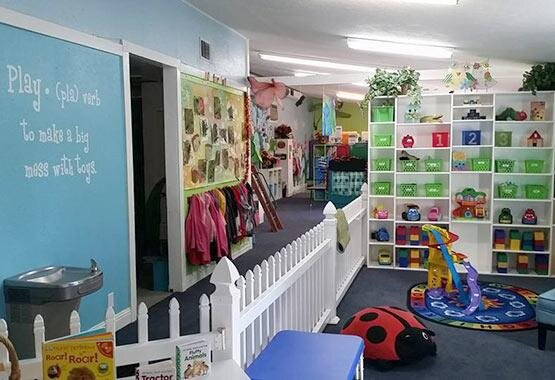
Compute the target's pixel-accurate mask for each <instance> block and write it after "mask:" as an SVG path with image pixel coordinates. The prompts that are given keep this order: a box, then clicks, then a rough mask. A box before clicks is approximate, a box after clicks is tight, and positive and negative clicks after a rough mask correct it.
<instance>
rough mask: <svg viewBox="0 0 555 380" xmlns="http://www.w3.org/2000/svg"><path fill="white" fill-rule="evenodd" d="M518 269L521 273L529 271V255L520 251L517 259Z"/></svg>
mask: <svg viewBox="0 0 555 380" xmlns="http://www.w3.org/2000/svg"><path fill="white" fill-rule="evenodd" d="M516 271H517V272H518V273H520V274H527V273H528V255H527V254H525V253H519V254H518V256H517V259H516Z"/></svg>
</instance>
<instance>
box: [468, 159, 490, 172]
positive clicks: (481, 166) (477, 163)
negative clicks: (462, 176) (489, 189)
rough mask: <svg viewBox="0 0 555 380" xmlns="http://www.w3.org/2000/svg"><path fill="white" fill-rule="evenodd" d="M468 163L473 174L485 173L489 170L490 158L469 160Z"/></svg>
mask: <svg viewBox="0 0 555 380" xmlns="http://www.w3.org/2000/svg"><path fill="white" fill-rule="evenodd" d="M470 163H471V168H472V170H473V171H475V172H487V171H489V170H491V158H485V157H478V158H471V159H470Z"/></svg>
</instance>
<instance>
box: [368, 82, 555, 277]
mask: <svg viewBox="0 0 555 380" xmlns="http://www.w3.org/2000/svg"><path fill="white" fill-rule="evenodd" d="M469 101H474V102H476V103H477V104H467V103H468V102H469ZM537 101H543V102H544V104H545V116H544V119H543V120H539V121H538V120H531V116H532V115H531V113H532V110H531V107H532V106H531V102H537ZM393 102H394V104H395V106H394V107H395V113H394V115H395V121H391V122H373V121H372V117H371V115H372V107H376V106H378V105H383V104H384V103H393ZM408 106H409V98H408V97H406V96H401V97H397V98H395V99H391V98H377V99H374V100H373V101H372V103H371V104H370V107H369V110H368V120H369V123H368V136H369V144H368V150H369V152H368V160H369V162H368V181H369V189H370V196H369V201H368V202H369V205H368V206H369V207H368V210H369V215H368V218H369V223H368V227H369V231H368V234H367V236H368V257H367V265H368V266H369V267H376V268H391V269H402V270H425V267H426V263H425V262H426V257H425V256H426V255H425V250H426V248H427V247H426V245H425V242H423V241H422V240H421V239H412V240H413V242H412V243H411V241H410V235H411V227H415V228H417V229H418V231H419V232H420V227H421V226H422V224H425V223H432V224H436V225H440V226H442V227H444V228H447V229H449V230H450V231H452V232H453V233H455V234H457V235H459V240H458V241H457V242H456V243H454V245H453V247H454V250H455V251H456V252H460V253H463V254H465V255H467V256H468V257H469V259H470V261H471V262H472V263H473V265H474V266H475V267H476V268H477V270H478V271H479V272H480V273H481V274H498V275H519V276H531V277H532V276H538V277H554V276H555V260H553V257H552V247H553V244H555V238H554V236H553V229H554V228H555V214H554V211H553V208H554V202H555V196H554V190H553V189H554V176H553V173H554V168H555V163H554V109H555V93H554V92H538V93H537V94H536V95H533V94H531V93H529V92H514V93H465V94H429V95H424V96H423V99H422V106H421V114H422V115H432V114H436V115H442V118H441V122H438V123H414V122H410V123H409V122H405V112H406V110H407V107H408ZM507 107H512V108H513V109H514V110H516V111H524V112H526V114H527V117H526V119H525V120H522V121H513V120H508V121H502V120H496V115H499V114H501V113H502V111H503V110H505V109H506V108H507ZM471 110H476V112H478V113H479V114H480V116H482V117H485V118H482V119H470V120H464V119H463V117H465V116H467V114H468V113H469V112H470V111H471ZM476 131H479V135H480V141H479V144H472V143H476V142H477V135H478V134H477V133H476ZM535 131H537V132H538V133H539V134H540V135H541V137H542V138H543V141H540V140H530V141H529V140H528V138H529V137H531V136H532V134H533V133H534V132H535ZM463 132H465V133H463ZM433 133H443V134H441V135H436V136H435V138H436V139H445V141H442V142H443V146H442V147H433V143H432V134H433ZM446 134H448V136H447V135H446ZM388 135H389V136H391V143H390V144H385V145H386V146H383V145H384V144H383V140H384V138H385V140H386V141H387V138H386V136H388ZM407 135H410V136H411V137H412V139H413V140H414V144H413V146H412V147H411V148H404V147H403V137H404V136H407ZM465 136H466V138H465ZM509 136H510V140H511V141H510V144H509V145H510V146H501V145H507V141H508V139H509ZM536 137H537V136H536ZM378 141H381V143H379V142H378ZM377 144H380V145H382V146H375V145H377ZM534 144H535V145H537V146H530V145H534ZM404 152H406V153H408V154H409V155H411V156H414V157H417V158H418V159H419V160H418V161H417V164H416V165H417V167H416V171H406V170H404V165H408V167H407V169H410V165H412V166H414V162H411V163H408V164H403V163H402V161H401V160H399V158H400V157H401V156H403V155H405V153H404ZM427 159H430V160H436V161H428V163H429V164H430V165H433V164H434V162H435V164H436V167H435V170H436V171H426V169H425V163H424V161H425V160H427ZM472 159H474V161H472ZM384 160H385V161H384ZM387 160H390V161H387ZM437 160H441V163H442V164H441V166H439V167H438V166H437V163H438V161H437ZM496 160H505V161H501V162H500V163H502V162H504V163H505V165H512V167H513V169H512V172H501V171H498V170H497V169H496ZM532 160H536V165H537V164H538V163H537V161H538V160H541V161H542V162H543V168H541V170H539V172H531V170H530V169H527V168H526V164H525V162H528V163H533V162H534V161H532ZM488 161H489V166H488ZM388 162H390V166H389V167H388V165H387V163H388ZM511 162H512V164H511ZM473 164H474V166H473ZM454 166H455V167H454ZM473 169H480V170H473ZM536 171H537V170H536ZM383 182H388V183H389V184H390V191H389V192H387V191H385V190H384V189H386V188H384V185H383V184H382V185H380V183H383ZM506 183H510V184H511V185H508V187H507V188H508V189H509V190H508V191H511V189H512V191H514V190H515V189H516V191H517V193H516V196H514V197H512V198H504V197H502V196H500V192H499V191H500V190H499V186H500V185H501V186H502V188H504V189H506V188H505V187H504V185H505V184H506ZM426 184H435V185H431V187H432V189H430V190H434V189H433V188H434V187H435V190H436V191H435V192H433V193H430V192H427V191H426ZM439 184H440V185H439ZM414 185H416V193H415V192H414V189H415V186H414ZM526 185H542V186H543V187H544V188H543V189H544V190H545V189H546V190H547V194H543V195H545V197H544V196H543V195H540V196H539V197H538V196H537V195H536V198H533V199H531V198H530V197H527V196H526ZM428 186H430V185H428ZM515 186H516V188H515ZM438 187H441V188H438ZM465 188H473V189H474V190H476V191H478V192H484V193H485V194H486V197H485V203H484V204H483V205H484V207H485V212H486V214H485V215H484V216H483V217H482V212H483V210H482V209H481V208H480V206H478V207H477V208H473V207H470V208H469V207H465V208H464V209H461V210H462V211H461V210H459V211H460V212H461V215H467V217H455V216H454V215H453V211H454V210H455V209H457V208H459V204H458V203H457V202H456V201H455V194H456V193H459V192H461V191H463V190H464V189H465ZM432 194H433V195H435V196H433V197H432V196H430V195H432ZM503 194H505V193H503ZM476 195H477V194H474V196H476ZM465 196H466V198H465V199H479V198H472V196H473V195H471V194H465ZM478 197H479V195H478ZM538 198H539V199H538ZM408 204H415V205H418V206H419V210H420V214H421V220H420V221H407V220H403V218H402V212H403V211H406V209H407V205H408ZM376 207H378V208H383V209H386V210H387V211H388V215H387V218H386V219H378V218H376V217H375V215H374V212H373V210H374V209H375V208H376ZM432 207H439V208H440V209H441V213H442V216H441V219H440V220H439V221H434V222H429V221H428V219H427V216H428V213H429V211H430V209H431V208H432ZM505 208H508V209H510V211H511V215H512V218H513V223H512V224H504V223H500V222H499V215H500V214H501V211H502V210H503V209H505ZM529 208H532V209H533V210H534V211H535V214H536V216H537V224H536V225H530V224H523V223H522V222H521V219H522V216H523V214H524V212H525V211H526V210H527V209H529ZM470 215H478V217H468V216H470ZM382 217H383V216H382ZM403 226H404V227H405V231H406V239H405V240H403V239H402V236H403V235H402V233H403V231H402V229H399V227H403ZM380 228H386V229H387V231H388V232H389V237H390V239H389V241H385V242H381V241H376V240H374V239H372V238H371V233H372V232H374V231H377V230H378V229H380ZM398 229H399V231H398ZM499 231H502V232H499ZM511 231H513V237H517V236H515V235H516V234H514V231H518V233H517V234H518V236H520V238H521V239H522V237H523V236H522V235H523V233H524V235H525V236H526V237H527V238H528V237H529V236H530V234H531V235H532V236H533V237H534V238H536V241H537V245H536V246H534V244H533V247H532V248H530V245H529V244H528V243H527V242H528V240H527V242H526V243H524V245H523V242H522V241H520V242H517V241H516V240H517V239H513V241H512V245H511V239H510V235H511ZM397 232H399V234H397ZM412 232H416V230H415V229H414V228H413V231H412ZM536 232H538V233H537V234H535V233H536ZM503 234H504V235H505V238H504V239H501V237H502V235H503ZM542 235H543V237H544V240H543V244H542V243H541V237H542ZM414 237H415V236H413V238H414ZM502 240H503V244H501V241H502ZM496 243H497V244H496ZM416 250H418V257H419V260H418V259H417V258H416V256H417V253H416ZM388 251H389V252H390V253H391V256H392V263H391V264H390V265H380V264H379V261H378V259H379V255H380V254H382V253H384V252H388ZM411 251H412V253H413V259H412V264H411V258H410V257H411ZM407 254H408V259H404V257H406V255H407ZM498 259H499V260H498ZM536 259H537V260H538V261H537V262H538V265H537V266H536ZM498 261H499V263H500V264H499V267H500V268H498ZM543 261H547V269H544V268H545V264H544V265H543V266H542V265H541V263H542V262H543ZM503 263H506V264H503ZM518 263H520V265H519V264H518ZM503 267H506V268H507V269H506V270H504V269H503ZM536 268H539V269H541V270H540V272H539V273H537V272H536Z"/></svg>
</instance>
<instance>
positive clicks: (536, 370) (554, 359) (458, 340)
mask: <svg viewBox="0 0 555 380" xmlns="http://www.w3.org/2000/svg"><path fill="white" fill-rule="evenodd" d="M480 280H482V281H497V282H501V283H506V284H511V285H516V286H521V287H523V288H527V289H530V290H533V291H535V292H537V293H541V292H544V291H546V290H549V289H551V288H555V279H537V278H524V277H500V276H480ZM422 281H426V273H425V272H409V271H395V270H387V269H367V268H363V269H362V270H361V271H360V273H359V274H358V276H357V278H356V279H355V281H354V282H353V285H352V286H351V288H350V289H349V291H348V292H347V294H346V295H345V298H344V299H343V301H342V302H341V304H340V305H339V307H338V310H337V313H338V316H339V317H340V318H341V321H340V322H339V325H337V326H331V325H330V326H328V327H327V329H326V332H338V331H339V330H340V329H341V324H342V322H344V321H346V320H347V318H349V317H350V316H351V315H352V314H354V313H356V312H357V311H359V310H360V309H363V308H365V307H368V306H380V305H391V306H398V307H402V308H405V309H406V308H407V290H408V289H409V287H410V286H412V285H414V284H416V283H418V282H422ZM424 323H426V325H427V326H428V327H429V328H430V329H431V330H433V331H434V332H435V333H436V337H435V340H436V342H437V347H438V355H437V356H436V357H435V358H431V357H430V358H427V359H425V360H424V361H422V362H419V363H416V364H413V365H410V366H404V367H397V368H394V369H393V370H391V371H389V372H378V371H376V370H375V369H373V368H372V367H369V366H366V368H365V371H364V375H365V378H369V379H444V380H445V379H449V378H451V379H553V378H555V332H548V337H547V347H546V351H544V352H542V351H540V350H538V349H537V348H536V347H537V330H529V331H515V332H489V331H474V330H465V329H459V328H455V327H449V326H445V325H440V324H437V323H433V322H429V321H424Z"/></svg>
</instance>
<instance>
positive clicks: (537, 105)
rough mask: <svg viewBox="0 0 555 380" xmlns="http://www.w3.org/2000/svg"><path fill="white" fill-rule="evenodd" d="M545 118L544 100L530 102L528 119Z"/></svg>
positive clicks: (540, 119)
mask: <svg viewBox="0 0 555 380" xmlns="http://www.w3.org/2000/svg"><path fill="white" fill-rule="evenodd" d="M544 119H545V102H544V101H543V100H537V101H534V102H530V120H533V121H543V120H544Z"/></svg>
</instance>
